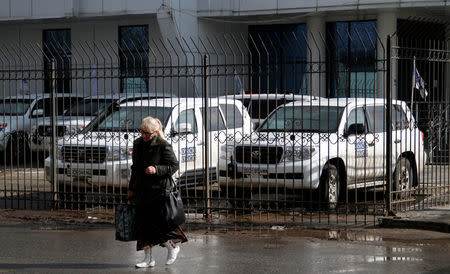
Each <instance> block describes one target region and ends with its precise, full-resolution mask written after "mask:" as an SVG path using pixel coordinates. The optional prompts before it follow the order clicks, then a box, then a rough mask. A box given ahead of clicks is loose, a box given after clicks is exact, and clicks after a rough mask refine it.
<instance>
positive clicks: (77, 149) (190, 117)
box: [45, 98, 251, 187]
mask: <svg viewBox="0 0 450 274" xmlns="http://www.w3.org/2000/svg"><path fill="white" fill-rule="evenodd" d="M203 103H204V102H203V100H202V99H197V98H171V99H169V98H165V99H153V100H139V101H135V102H126V103H122V104H120V105H119V106H116V107H115V108H114V109H113V110H112V111H111V113H110V114H109V115H106V116H104V117H103V118H101V119H98V120H96V121H95V122H94V121H93V122H92V123H91V124H90V125H89V126H88V127H86V128H85V129H84V130H83V132H82V133H81V134H78V135H75V136H72V137H71V138H68V139H66V138H63V139H61V140H60V141H59V142H58V155H57V159H56V162H55V163H56V173H57V174H56V180H57V182H58V183H59V184H72V183H73V184H75V185H95V186H100V187H101V186H127V184H128V181H129V176H130V174H131V172H130V166H131V164H132V160H131V154H132V148H133V141H134V140H135V139H136V138H138V137H140V126H141V121H142V119H143V118H144V117H146V116H153V117H156V118H158V119H159V120H160V121H161V122H162V124H163V126H164V134H165V136H166V137H167V140H168V141H169V142H170V143H171V144H172V146H173V148H174V152H175V154H176V155H177V157H178V160H179V161H180V169H179V171H178V172H177V173H176V174H175V175H174V178H175V180H176V181H177V182H178V183H179V184H180V185H182V186H183V185H184V186H186V185H189V184H192V183H194V182H201V183H202V182H203V173H204V163H203V162H204V157H203V156H204V153H205V144H206V138H205V137H204V130H205V125H206V124H208V128H209V131H208V133H209V150H208V153H209V154H208V155H209V159H210V161H209V163H210V167H211V170H212V171H213V172H215V170H216V165H217V161H218V157H219V155H218V154H219V151H220V150H219V144H218V142H219V138H220V135H224V134H225V133H226V132H227V130H228V131H233V132H242V131H250V130H251V120H250V115H249V114H248V112H247V111H246V109H245V107H243V106H242V104H241V102H240V101H234V100H227V99H223V98H222V99H218V98H213V99H211V100H208V114H209V116H210V118H209V119H205V117H204V104H203ZM51 164H52V160H51V158H50V157H49V158H47V159H46V160H45V172H46V178H47V180H49V181H51V178H52V172H53V170H52V166H51Z"/></svg>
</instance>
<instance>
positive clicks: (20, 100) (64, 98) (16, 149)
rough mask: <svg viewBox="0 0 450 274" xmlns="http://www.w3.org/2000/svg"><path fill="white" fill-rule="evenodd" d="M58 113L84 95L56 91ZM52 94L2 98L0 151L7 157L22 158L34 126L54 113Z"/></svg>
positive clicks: (20, 160)
mask: <svg viewBox="0 0 450 274" xmlns="http://www.w3.org/2000/svg"><path fill="white" fill-rule="evenodd" d="M55 97H56V100H55V108H56V113H54V114H55V115H56V116H58V115H62V114H63V112H64V111H65V110H67V109H68V108H70V107H71V106H72V105H75V104H76V102H77V101H78V100H81V99H82V98H83V97H81V96H78V95H73V94H65V93H64V94H56V96H55ZM52 110H53V108H52V99H51V94H47V93H46V94H32V95H21V96H11V97H5V98H3V99H1V101H0V151H6V152H7V159H10V157H12V158H13V159H14V160H18V161H19V162H22V161H23V159H24V157H25V155H26V153H27V151H28V148H29V137H30V135H31V130H32V128H33V127H37V126H38V125H39V124H40V123H43V122H44V121H45V120H46V119H48V117H50V116H52V115H53V111H52Z"/></svg>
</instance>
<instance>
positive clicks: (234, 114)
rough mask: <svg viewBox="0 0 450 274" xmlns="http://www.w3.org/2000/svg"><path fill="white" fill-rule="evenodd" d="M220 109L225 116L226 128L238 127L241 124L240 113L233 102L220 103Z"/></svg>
mask: <svg viewBox="0 0 450 274" xmlns="http://www.w3.org/2000/svg"><path fill="white" fill-rule="evenodd" d="M220 109H221V110H222V113H223V115H224V116H225V121H226V123H227V128H228V129H233V128H240V127H242V125H243V119H242V114H241V112H240V111H239V109H238V107H237V106H236V105H233V104H220Z"/></svg>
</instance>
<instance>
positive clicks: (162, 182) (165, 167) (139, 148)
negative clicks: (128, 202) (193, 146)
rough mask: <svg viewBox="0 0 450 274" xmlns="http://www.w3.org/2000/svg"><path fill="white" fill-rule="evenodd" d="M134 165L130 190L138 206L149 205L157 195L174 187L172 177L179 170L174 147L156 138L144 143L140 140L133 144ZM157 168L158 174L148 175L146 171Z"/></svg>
mask: <svg viewBox="0 0 450 274" xmlns="http://www.w3.org/2000/svg"><path fill="white" fill-rule="evenodd" d="M132 157H133V164H132V166H131V179H130V184H129V190H131V191H133V193H134V195H133V198H134V201H135V202H136V203H137V204H140V203H148V202H149V200H151V199H152V197H154V195H156V194H162V193H164V192H165V190H166V189H167V190H169V189H170V188H171V187H172V178H171V176H172V175H173V174H174V173H175V172H176V171H177V170H178V168H179V164H178V160H177V158H176V156H175V154H174V152H173V149H172V145H170V144H169V143H168V142H167V141H166V140H164V139H162V138H160V137H159V136H155V137H154V138H153V139H152V140H150V141H148V142H144V140H143V139H142V138H138V139H136V140H135V141H134V143H133V156H132ZM148 166H155V168H156V174H152V175H148V174H146V173H145V169H146V168H147V167H148Z"/></svg>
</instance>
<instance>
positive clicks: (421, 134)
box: [420, 131, 425, 143]
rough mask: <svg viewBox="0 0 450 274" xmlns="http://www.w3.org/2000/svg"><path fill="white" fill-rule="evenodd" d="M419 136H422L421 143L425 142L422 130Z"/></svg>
mask: <svg viewBox="0 0 450 274" xmlns="http://www.w3.org/2000/svg"><path fill="white" fill-rule="evenodd" d="M420 136H421V137H422V143H424V142H425V134H423V132H422V131H421V132H420Z"/></svg>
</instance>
